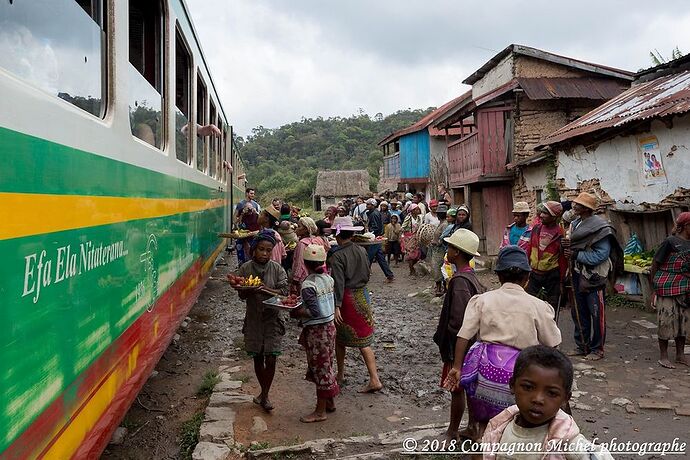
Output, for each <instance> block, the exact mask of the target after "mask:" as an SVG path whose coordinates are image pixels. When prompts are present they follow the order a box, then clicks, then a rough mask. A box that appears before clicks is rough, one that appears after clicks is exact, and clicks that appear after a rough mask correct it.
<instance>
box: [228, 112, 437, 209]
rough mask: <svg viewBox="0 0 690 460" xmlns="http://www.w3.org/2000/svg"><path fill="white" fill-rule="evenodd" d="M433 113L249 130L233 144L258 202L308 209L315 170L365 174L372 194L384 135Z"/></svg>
mask: <svg viewBox="0 0 690 460" xmlns="http://www.w3.org/2000/svg"><path fill="white" fill-rule="evenodd" d="M431 110H433V107H430V108H428V109H426V110H422V109H418V110H401V111H398V112H396V113H394V114H392V115H389V116H387V117H383V116H382V115H381V114H377V115H376V116H375V117H374V118H371V117H369V115H366V114H360V115H353V116H351V117H349V118H341V117H335V118H328V119H323V118H320V117H319V118H315V119H311V118H303V119H302V121H299V122H295V123H291V124H289V125H284V126H281V127H280V128H277V129H267V128H264V127H263V126H260V127H258V128H254V129H253V130H252V134H251V135H250V136H248V137H247V139H242V138H241V137H238V138H237V139H236V140H237V145H238V147H239V152H240V155H241V156H242V160H243V161H244V163H245V166H246V168H247V177H248V180H249V185H251V186H252V187H256V188H257V191H258V193H257V195H258V196H259V197H261V201H264V202H266V201H270V199H271V198H273V197H274V196H275V197H280V198H282V199H285V200H287V201H289V202H291V203H299V204H301V205H308V204H309V203H310V202H311V194H312V192H313V190H314V186H315V184H316V173H317V172H318V171H319V170H327V169H328V170H348V169H365V168H366V169H367V170H368V171H369V175H370V177H371V184H370V186H371V189H372V190H375V187H376V183H377V182H378V175H379V167H380V166H381V164H382V158H383V154H382V152H381V149H380V148H379V147H378V146H377V145H376V144H377V143H378V142H379V141H380V140H381V139H383V138H384V137H386V136H387V135H388V134H390V133H392V132H394V131H397V130H398V129H401V128H405V127H407V126H410V125H411V124H413V123H415V122H416V121H417V120H419V119H420V118H422V117H423V116H424V115H426V114H427V113H429V112H430V111H431Z"/></svg>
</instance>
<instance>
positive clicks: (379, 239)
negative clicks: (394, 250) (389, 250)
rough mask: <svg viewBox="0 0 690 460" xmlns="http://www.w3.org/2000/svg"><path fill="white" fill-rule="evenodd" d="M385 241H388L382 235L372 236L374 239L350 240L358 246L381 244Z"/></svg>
mask: <svg viewBox="0 0 690 460" xmlns="http://www.w3.org/2000/svg"><path fill="white" fill-rule="evenodd" d="M386 241H388V238H384V237H382V236H380V237H377V238H374V239H368V240H363V239H359V240H354V239H353V240H352V242H353V243H355V244H358V245H360V246H373V245H374V244H383V243H385V242H386Z"/></svg>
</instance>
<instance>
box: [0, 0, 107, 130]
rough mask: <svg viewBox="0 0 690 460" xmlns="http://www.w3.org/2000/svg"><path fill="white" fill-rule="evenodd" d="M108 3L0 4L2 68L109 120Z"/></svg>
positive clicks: (39, 0) (37, 0)
mask: <svg viewBox="0 0 690 460" xmlns="http://www.w3.org/2000/svg"><path fill="white" fill-rule="evenodd" d="M104 3H105V2H104V1H103V0H88V1H86V0H79V1H75V0H30V1H3V2H0V67H2V68H3V69H5V70H7V71H8V72H10V73H12V74H14V75H15V76H17V77H19V78H21V79H22V80H24V81H26V82H27V83H29V84H31V85H33V86H35V87H37V88H40V89H41V90H43V91H45V92H47V93H49V94H52V95H53V96H57V97H59V98H60V99H64V100H65V101H68V102H70V103H72V104H74V105H76V106H77V107H79V108H80V109H82V110H85V111H86V112H89V113H90V114H92V115H95V116H97V117H103V116H104V115H105V106H106V104H105V94H106V85H105V83H104V81H105V76H106V75H107V72H106V62H107V60H106V59H105V55H106V46H105V44H106V28H105V20H104V17H105V9H104V8H105V6H104Z"/></svg>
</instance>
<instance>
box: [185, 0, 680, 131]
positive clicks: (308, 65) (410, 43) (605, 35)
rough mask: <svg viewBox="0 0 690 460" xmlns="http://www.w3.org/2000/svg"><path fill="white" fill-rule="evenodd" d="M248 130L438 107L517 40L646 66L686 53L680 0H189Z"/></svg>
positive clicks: (226, 96)
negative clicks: (360, 112)
mask: <svg viewBox="0 0 690 460" xmlns="http://www.w3.org/2000/svg"><path fill="white" fill-rule="evenodd" d="M188 4H189V7H190V10H191V13H192V17H193V18H194V21H195V23H196V27H197V29H198V30H199V33H200V35H201V39H202V45H203V46H204V49H205V52H206V55H207V57H208V58H209V61H210V63H211V70H212V72H213V73H214V75H215V80H216V83H217V86H218V88H219V92H220V94H221V98H222V99H223V101H224V105H225V106H226V110H228V113H229V114H230V117H231V119H233V120H234V123H235V125H236V126H237V128H238V131H239V132H240V133H241V134H246V133H248V132H249V130H250V129H251V127H253V126H256V125H258V124H262V125H264V126H267V127H275V126H277V125H280V124H283V123H287V122H291V121H294V120H299V119H300V118H301V117H302V116H307V117H313V116H318V115H323V116H329V115H343V116H347V115H350V114H352V113H355V112H356V111H357V109H358V108H359V107H362V108H363V109H364V110H366V111H367V112H369V113H372V114H373V113H376V112H383V113H390V112H393V111H395V110H397V109H399V108H407V107H413V108H417V107H426V106H429V105H440V104H442V103H443V102H446V101H447V100H449V99H450V98H452V97H455V96H457V95H458V94H460V93H461V92H462V91H463V87H462V86H461V85H460V82H461V81H462V80H463V79H464V78H466V77H467V76H468V75H469V74H471V73H472V72H473V71H474V70H476V69H477V68H479V67H480V66H481V65H482V64H483V63H484V62H486V60H488V59H489V58H490V57H492V56H493V55H494V54H495V53H496V52H497V51H500V50H501V49H503V48H505V47H506V46H507V45H509V44H510V43H520V44H525V45H529V46H534V47H536V48H541V49H544V50H547V51H552V52H555V53H559V54H563V55H566V56H571V57H574V58H578V59H583V60H588V61H592V62H597V63H600V64H604V65H610V66H614V67H620V68H624V69H628V70H637V69H639V68H641V67H647V66H649V65H650V62H649V57H648V53H649V51H650V50H651V49H654V48H658V49H659V50H660V51H661V52H662V53H664V54H668V53H669V52H670V50H671V48H673V46H676V45H678V46H680V48H681V49H682V50H683V51H686V52H687V51H690V49H685V48H686V47H685V46H684V44H685V43H688V41H689V40H688V38H690V37H689V36H690V14H689V12H688V10H687V8H686V3H685V2H683V1H680V0H670V1H664V2H662V3H659V2H656V3H654V2H648V1H638V0H630V1H601V0H599V1H592V0H582V1H579V2H555V1H546V0H535V1H526V0H523V1H498V0H483V1H476V2H467V1H462V2H461V1H451V0H435V1H427V2H421V1H411V0H406V1H392V0H379V1H364V0H354V1H347V2H342V1H316V0H313V1H307V0H291V1H269V0H255V1H249V0H233V1H232V2H230V1H227V0H188Z"/></svg>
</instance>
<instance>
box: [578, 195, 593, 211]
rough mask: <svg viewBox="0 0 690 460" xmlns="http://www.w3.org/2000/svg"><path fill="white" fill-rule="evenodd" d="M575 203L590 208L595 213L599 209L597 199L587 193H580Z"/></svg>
mask: <svg viewBox="0 0 690 460" xmlns="http://www.w3.org/2000/svg"><path fill="white" fill-rule="evenodd" d="M573 203H577V204H580V205H582V206H584V207H585V208H589V209H591V210H593V211H595V210H596V209H597V197H595V196H594V195H592V194H591V193H587V192H582V193H580V194H579V195H578V196H577V198H575V199H574V200H573Z"/></svg>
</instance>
